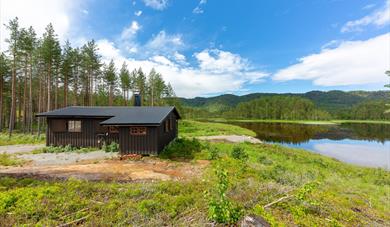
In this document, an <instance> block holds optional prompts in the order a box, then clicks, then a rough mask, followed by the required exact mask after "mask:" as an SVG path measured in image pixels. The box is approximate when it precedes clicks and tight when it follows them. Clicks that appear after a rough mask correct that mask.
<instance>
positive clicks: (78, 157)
mask: <svg viewBox="0 0 390 227" xmlns="http://www.w3.org/2000/svg"><path fill="white" fill-rule="evenodd" d="M117 156H118V154H117V153H111V152H104V151H92V152H86V153H76V152H62V153H40V154H20V155H17V157H18V158H21V159H25V160H28V161H32V162H31V165H33V166H45V165H69V164H74V163H78V162H82V161H89V160H103V159H108V158H114V157H117Z"/></svg>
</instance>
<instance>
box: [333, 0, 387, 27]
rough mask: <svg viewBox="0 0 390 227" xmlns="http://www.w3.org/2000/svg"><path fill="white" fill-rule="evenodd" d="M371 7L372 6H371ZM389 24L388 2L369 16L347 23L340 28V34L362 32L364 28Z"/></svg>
mask: <svg viewBox="0 0 390 227" xmlns="http://www.w3.org/2000/svg"><path fill="white" fill-rule="evenodd" d="M372 7H373V6H372ZM389 23H390V0H387V1H386V3H385V5H384V6H383V7H382V8H381V9H379V10H376V11H374V12H372V13H371V14H369V15H367V16H365V17H363V18H360V19H358V20H353V21H348V22H347V23H346V24H345V25H344V26H343V27H342V28H341V32H354V31H362V30H363V28H364V27H365V26H368V25H375V26H379V27H382V26H384V25H387V24H389Z"/></svg>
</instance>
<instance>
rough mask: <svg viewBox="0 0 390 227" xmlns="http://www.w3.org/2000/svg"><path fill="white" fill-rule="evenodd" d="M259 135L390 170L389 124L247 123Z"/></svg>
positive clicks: (244, 124)
mask: <svg viewBox="0 0 390 227" xmlns="http://www.w3.org/2000/svg"><path fill="white" fill-rule="evenodd" d="M233 124H236V125H239V126H241V127H244V128H248V129H251V130H252V131H255V132H256V134H257V138H259V139H261V140H263V141H267V142H273V143H275V142H276V143H282V144H286V145H287V146H290V147H298V148H303V149H306V150H310V151H314V152H317V153H320V154H323V155H327V156H330V157H334V158H336V159H339V160H341V161H344V162H349V163H353V164H357V165H362V166H371V167H381V168H385V169H390V124H341V125H306V124H288V123H257V122H250V123H248V122H245V123H241V122H240V123H237V122H234V123H233Z"/></svg>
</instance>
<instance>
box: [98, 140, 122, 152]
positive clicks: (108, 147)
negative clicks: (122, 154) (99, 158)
mask: <svg viewBox="0 0 390 227" xmlns="http://www.w3.org/2000/svg"><path fill="white" fill-rule="evenodd" d="M102 149H103V150H104V151H105V152H119V144H118V143H116V142H111V143H110V144H106V143H104V144H103V146H102Z"/></svg>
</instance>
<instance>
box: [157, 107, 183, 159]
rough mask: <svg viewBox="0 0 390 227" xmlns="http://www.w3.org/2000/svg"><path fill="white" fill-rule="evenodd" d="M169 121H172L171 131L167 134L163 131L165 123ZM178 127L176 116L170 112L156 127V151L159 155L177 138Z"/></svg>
mask: <svg viewBox="0 0 390 227" xmlns="http://www.w3.org/2000/svg"><path fill="white" fill-rule="evenodd" d="M169 119H171V120H172V121H173V129H172V130H169V131H168V132H166V131H165V121H167V120H169ZM177 131H178V125H177V116H176V114H175V113H173V112H171V113H170V114H169V115H168V116H167V117H166V118H165V119H164V121H163V122H162V124H161V125H160V126H158V127H157V134H158V138H157V149H158V151H157V152H158V153H160V152H161V151H162V150H163V149H164V147H165V146H166V145H168V144H169V143H170V142H171V141H172V140H174V139H175V138H176V137H177Z"/></svg>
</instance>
